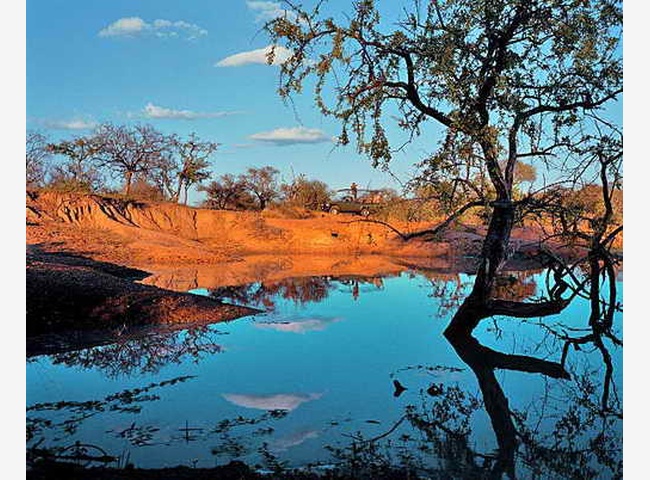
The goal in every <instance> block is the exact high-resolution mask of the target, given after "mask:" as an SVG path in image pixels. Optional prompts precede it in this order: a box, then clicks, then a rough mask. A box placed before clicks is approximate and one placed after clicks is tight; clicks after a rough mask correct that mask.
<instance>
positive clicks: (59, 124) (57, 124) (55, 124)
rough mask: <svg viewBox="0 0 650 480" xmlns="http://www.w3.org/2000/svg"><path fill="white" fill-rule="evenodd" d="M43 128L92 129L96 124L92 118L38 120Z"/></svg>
mask: <svg viewBox="0 0 650 480" xmlns="http://www.w3.org/2000/svg"><path fill="white" fill-rule="evenodd" d="M38 123H40V124H42V125H43V126H44V127H45V128H49V129H52V130H92V129H93V128H95V127H96V126H97V122H95V121H93V120H83V119H79V118H77V119H72V120H38Z"/></svg>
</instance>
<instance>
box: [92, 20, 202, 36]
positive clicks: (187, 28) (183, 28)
mask: <svg viewBox="0 0 650 480" xmlns="http://www.w3.org/2000/svg"><path fill="white" fill-rule="evenodd" d="M207 34H208V31H207V30H206V29H204V28H201V27H199V26H198V25H195V24H193V23H188V22H185V21H183V20H178V21H170V20H163V19H156V20H154V21H153V22H152V23H147V22H145V21H144V20H143V19H141V18H140V17H124V18H120V19H119V20H116V21H115V22H113V23H111V24H110V25H109V26H107V27H105V28H103V29H101V30H100V31H99V34H98V35H99V36H100V37H136V36H143V35H154V36H156V37H178V36H180V35H182V36H184V37H186V38H187V39H189V40H192V39H195V38H198V37H200V36H203V35H207Z"/></svg>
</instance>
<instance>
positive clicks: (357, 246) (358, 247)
mask: <svg viewBox="0 0 650 480" xmlns="http://www.w3.org/2000/svg"><path fill="white" fill-rule="evenodd" d="M26 209H27V211H26V219H27V235H26V236H27V243H28V244H41V246H42V247H43V248H47V249H57V248H58V249H61V248H65V249H67V250H70V251H74V252H79V253H82V252H83V253H87V254H92V256H93V258H99V259H102V260H107V261H113V262H116V263H122V264H125V265H132V266H137V265H149V264H152V263H157V264H179V263H183V262H193V263H210V264H213V263H223V262H224V261H235V260H238V259H241V258H242V257H243V256H246V255H251V254H273V255H276V254H313V255H370V254H384V255H398V256H427V257H429V256H437V255H441V254H444V253H446V252H447V248H448V245H447V244H444V243H443V244H435V245H433V244H431V243H426V242H409V243H408V244H406V243H405V242H403V241H402V240H401V239H400V237H399V235H398V234H397V233H395V232H394V231H392V230H391V229H389V228H387V227H386V226H383V225H380V224H377V223H368V222H361V221H359V220H360V217H356V216H350V215H338V216H334V215H330V214H326V213H314V214H313V216H312V217H310V218H305V219H293V218H281V217H279V216H277V215H274V213H273V212H262V213H259V212H231V211H218V210H207V209H199V208H191V207H185V206H181V205H176V204H170V203H143V202H136V201H125V200H122V199H114V198H108V197H102V196H98V195H75V194H62V193H55V192H40V193H36V192H30V193H28V195H27V199H26ZM427 226H429V225H426V224H423V225H415V224H409V225H408V227H407V226H404V225H401V226H400V225H396V227H397V228H403V229H404V230H402V231H407V228H408V229H410V230H414V229H421V228H426V227H427Z"/></svg>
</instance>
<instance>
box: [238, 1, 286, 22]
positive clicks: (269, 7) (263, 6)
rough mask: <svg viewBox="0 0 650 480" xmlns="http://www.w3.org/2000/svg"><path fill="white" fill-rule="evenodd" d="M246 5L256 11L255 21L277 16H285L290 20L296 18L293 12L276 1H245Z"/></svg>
mask: <svg viewBox="0 0 650 480" xmlns="http://www.w3.org/2000/svg"><path fill="white" fill-rule="evenodd" d="M246 5H248V8H250V9H251V10H253V11H254V12H255V13H256V16H255V21H256V22H268V21H269V20H273V19H274V18H278V17H286V18H287V19H288V20H292V21H295V20H296V14H295V13H293V12H290V11H289V10H285V9H284V8H282V7H281V6H280V4H279V3H277V2H259V1H247V2H246Z"/></svg>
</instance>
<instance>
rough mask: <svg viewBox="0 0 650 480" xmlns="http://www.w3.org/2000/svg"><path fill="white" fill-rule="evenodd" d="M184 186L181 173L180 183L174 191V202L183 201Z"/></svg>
mask: <svg viewBox="0 0 650 480" xmlns="http://www.w3.org/2000/svg"><path fill="white" fill-rule="evenodd" d="M182 187H183V177H181V176H180V175H179V177H178V185H176V191H175V192H174V198H173V199H172V200H174V202H180V201H181V188H182Z"/></svg>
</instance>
